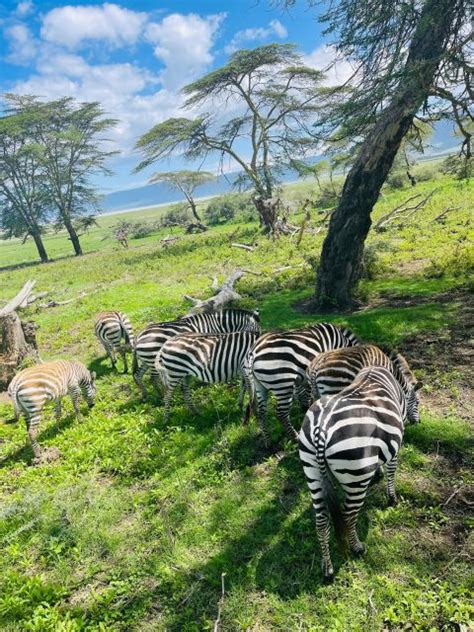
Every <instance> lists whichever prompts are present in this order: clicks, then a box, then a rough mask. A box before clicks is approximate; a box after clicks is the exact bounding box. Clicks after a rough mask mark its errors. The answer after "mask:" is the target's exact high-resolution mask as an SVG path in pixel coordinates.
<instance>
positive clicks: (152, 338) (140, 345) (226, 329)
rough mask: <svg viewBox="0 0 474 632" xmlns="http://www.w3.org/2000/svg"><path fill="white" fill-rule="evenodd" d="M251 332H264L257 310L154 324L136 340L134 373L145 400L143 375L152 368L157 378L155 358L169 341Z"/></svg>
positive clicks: (193, 316)
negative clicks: (187, 335)
mask: <svg viewBox="0 0 474 632" xmlns="http://www.w3.org/2000/svg"><path fill="white" fill-rule="evenodd" d="M234 331H250V332H256V333H260V315H259V312H258V311H257V310H255V311H248V310H244V309H225V310H220V311H217V312H210V313H203V314H193V315H190V316H184V317H183V318H181V319H178V320H174V321H169V322H162V323H152V324H151V325H148V326H147V327H146V328H145V329H144V330H143V331H142V332H141V333H140V334H138V336H137V337H136V341H135V347H134V350H133V367H132V373H133V377H134V379H135V382H136V383H137V385H138V387H139V388H140V390H141V391H142V396H143V398H144V399H146V397H147V391H146V388H145V385H144V384H143V376H144V375H145V373H146V372H147V371H148V370H149V369H150V370H151V375H152V379H156V376H157V371H156V368H155V359H156V356H157V354H158V352H159V351H160V349H161V347H162V346H163V345H164V344H165V342H166V341H167V340H169V339H170V338H173V337H174V336H177V335H178V334H184V333H216V334H218V333H231V332H234Z"/></svg>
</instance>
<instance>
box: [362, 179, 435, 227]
mask: <svg viewBox="0 0 474 632" xmlns="http://www.w3.org/2000/svg"><path fill="white" fill-rule="evenodd" d="M436 191H437V189H433V191H431V193H429V194H428V195H427V196H426V197H424V198H423V199H422V200H420V201H419V202H417V203H416V204H414V205H412V206H409V203H410V202H412V201H414V200H417V199H418V198H420V197H421V193H417V194H416V195H412V196H410V197H409V198H408V199H406V200H405V201H404V202H402V203H401V204H399V205H398V206H396V207H395V208H394V209H392V210H391V211H389V212H388V213H386V214H385V215H382V217H381V218H380V219H379V221H378V222H377V223H376V224H375V225H374V230H375V232H377V233H380V232H382V231H383V230H385V229H386V226H387V224H389V223H390V222H393V221H394V220H395V219H407V218H408V217H411V215H413V214H414V213H416V212H417V211H419V210H420V209H421V208H423V206H424V205H425V204H426V203H427V202H428V200H429V199H430V198H432V197H433V195H434V194H435V193H436Z"/></svg>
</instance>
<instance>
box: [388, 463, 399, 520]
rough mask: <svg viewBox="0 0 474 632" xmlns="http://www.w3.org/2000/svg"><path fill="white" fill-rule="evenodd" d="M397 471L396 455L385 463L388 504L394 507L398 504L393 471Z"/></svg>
mask: <svg viewBox="0 0 474 632" xmlns="http://www.w3.org/2000/svg"><path fill="white" fill-rule="evenodd" d="M396 469H397V455H395V456H394V457H393V459H392V460H391V461H389V462H388V463H387V496H388V504H389V505H390V506H391V507H394V506H395V505H396V504H397V503H398V499H397V494H396V493H395V471H396Z"/></svg>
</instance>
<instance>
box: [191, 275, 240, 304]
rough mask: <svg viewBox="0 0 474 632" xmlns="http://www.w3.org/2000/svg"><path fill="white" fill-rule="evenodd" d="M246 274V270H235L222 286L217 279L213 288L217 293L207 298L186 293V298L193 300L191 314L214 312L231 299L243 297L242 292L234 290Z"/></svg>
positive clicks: (235, 299)
mask: <svg viewBox="0 0 474 632" xmlns="http://www.w3.org/2000/svg"><path fill="white" fill-rule="evenodd" d="M244 274H245V272H244V271H243V270H240V269H239V270H234V272H233V273H232V274H231V275H230V276H229V277H228V278H227V279H226V280H225V281H224V282H223V283H222V284H221V286H220V287H218V286H217V279H215V280H214V282H213V284H212V289H213V290H214V292H216V294H215V295H214V296H211V297H210V298H207V299H205V300H201V299H198V298H194V297H192V296H189V295H188V294H185V295H184V298H185V299H186V300H188V301H191V303H192V304H193V307H192V309H191V311H190V312H189V314H197V313H199V312H214V311H216V310H218V309H221V308H222V307H223V306H224V305H225V304H226V303H229V302H230V301H237V300H239V299H240V298H242V297H241V296H240V294H239V293H238V292H236V291H235V290H234V285H235V283H236V282H237V281H238V280H239V279H240V278H242V277H243V276H244Z"/></svg>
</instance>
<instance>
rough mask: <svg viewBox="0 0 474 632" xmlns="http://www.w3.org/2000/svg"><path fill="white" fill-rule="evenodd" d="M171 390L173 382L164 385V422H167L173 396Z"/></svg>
mask: <svg viewBox="0 0 474 632" xmlns="http://www.w3.org/2000/svg"><path fill="white" fill-rule="evenodd" d="M173 390H174V385H173V384H168V385H167V386H166V387H165V396H164V405H165V412H164V415H163V421H164V422H165V424H167V423H168V421H169V418H170V411H171V398H172V397H173Z"/></svg>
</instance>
